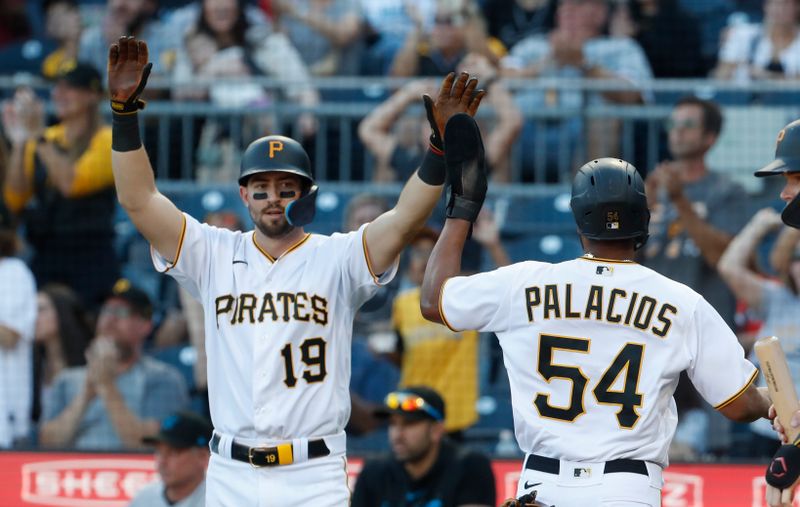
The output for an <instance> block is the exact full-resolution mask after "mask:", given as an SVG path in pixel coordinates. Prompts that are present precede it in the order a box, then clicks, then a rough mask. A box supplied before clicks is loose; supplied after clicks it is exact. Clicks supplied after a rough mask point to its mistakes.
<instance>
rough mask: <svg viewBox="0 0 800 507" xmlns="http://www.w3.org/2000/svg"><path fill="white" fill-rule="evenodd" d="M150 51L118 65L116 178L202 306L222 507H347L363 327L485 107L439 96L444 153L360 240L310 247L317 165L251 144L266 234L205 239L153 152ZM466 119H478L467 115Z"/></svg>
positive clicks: (281, 142) (138, 47) (315, 238)
mask: <svg viewBox="0 0 800 507" xmlns="http://www.w3.org/2000/svg"><path fill="white" fill-rule="evenodd" d="M149 67H150V64H149V63H148V62H147V45H146V44H145V43H144V42H143V41H137V40H135V39H133V38H131V37H123V38H121V39H120V40H119V42H117V43H115V44H113V45H112V46H111V49H110V52H109V90H110V92H111V106H112V109H113V112H114V115H113V123H112V134H113V135H112V163H113V170H114V177H115V184H116V186H117V195H118V196H119V200H120V203H121V204H122V206H123V207H124V208H125V210H126V211H127V212H128V215H129V216H130V218H131V220H132V221H133V223H134V224H135V225H136V227H137V228H138V229H139V231H140V232H141V233H142V234H143V235H144V236H145V237H146V238H147V239H148V240H149V241H150V243H151V245H152V247H153V262H154V264H155V266H156V268H157V269H159V270H161V271H165V272H167V273H169V274H170V275H172V276H174V277H175V279H176V280H178V282H180V283H181V285H182V286H184V287H185V288H186V289H187V290H188V291H189V292H190V293H191V294H192V295H193V296H194V297H196V298H197V299H199V300H200V301H201V302H202V304H203V309H204V312H205V331H206V332H205V336H206V351H207V355H208V393H209V402H210V408H211V418H212V421H213V424H214V435H213V437H212V439H211V442H210V448H211V451H212V454H211V460H210V463H209V468H208V473H207V485H206V503H207V504H208V505H213V506H215V507H217V506H230V507H247V506H258V507H267V506H270V507H271V506H288V505H303V504H314V505H325V506H343V505H347V503H348V501H349V496H350V492H349V491H348V488H347V474H346V469H345V466H346V461H345V457H344V456H345V435H344V427H345V424H346V423H347V420H348V418H349V416H350V398H349V390H348V388H349V381H350V338H351V333H352V327H353V316H354V314H355V312H356V310H357V309H358V308H359V306H361V304H362V303H363V302H364V301H366V300H367V299H369V298H370V296H371V295H372V294H374V293H375V291H376V290H377V288H378V286H379V285H381V284H384V283H387V282H388V281H390V280H391V279H392V277H393V276H394V274H395V271H396V268H397V258H398V255H399V253H400V251H401V250H402V248H403V247H404V246H405V244H406V243H407V242H408V240H409V239H410V238H413V237H414V235H415V234H416V232H417V231H418V230H419V229H420V228H421V227H422V225H423V224H424V222H425V220H426V219H427V218H428V216H429V215H430V213H431V211H432V209H433V207H434V205H435V203H436V201H437V200H438V198H439V196H440V195H441V191H442V188H443V184H444V181H445V164H444V160H443V158H442V157H443V155H442V151H441V148H442V143H441V136H440V135H439V132H442V131H443V130H444V127H445V124H446V122H447V120H448V119H449V118H450V116H453V115H454V114H456V113H469V115H471V114H474V113H475V111H476V110H477V108H478V105H479V103H480V101H481V98H482V97H483V94H484V93H483V92H482V91H476V90H475V87H476V86H477V81H476V80H475V79H470V78H469V75H468V74H462V75H460V76H459V77H458V78H456V77H455V76H454V75H453V74H450V75H449V76H447V77H446V78H445V79H444V81H443V83H442V88H441V90H440V91H439V95H438V96H437V98H436V100H435V101H434V100H432V99H430V97H427V96H425V97H424V101H425V105H426V109H427V111H428V116H429V119H430V120H431V125H432V130H433V134H432V135H431V146H432V147H431V150H429V152H428V154H427V155H426V157H425V160H424V161H423V163H422V165H421V166H420V168H419V170H418V171H417V172H416V173H415V174H414V175H413V176H412V177H411V178H410V179H409V181H408V183H407V184H406V186H405V188H404V189H403V191H402V193H401V195H400V197H399V200H398V202H397V205H396V206H395V207H394V208H393V209H392V210H390V211H388V212H386V213H384V214H383V215H381V216H380V217H378V218H377V219H375V220H374V221H373V222H371V223H369V224H366V225H364V226H362V227H361V228H360V229H358V230H357V231H354V232H351V233H348V234H334V235H333V236H330V237H328V236H321V235H316V234H307V233H306V232H305V231H304V230H303V226H305V225H307V224H308V223H310V222H311V221H312V219H313V217H314V209H315V198H316V194H317V186H316V184H315V181H314V177H313V175H312V173H311V164H310V161H309V159H308V155H307V154H306V153H305V151H304V150H303V148H302V146H301V145H300V144H299V143H298V142H296V141H294V140H292V139H289V138H287V137H283V136H268V137H263V138H261V139H257V140H255V141H253V142H252V143H251V144H250V145H249V146H248V147H247V149H246V150H245V152H244V154H243V156H242V167H241V173H240V177H239V194H240V197H241V200H242V203H243V204H244V205H245V206H246V207H247V209H248V211H249V213H250V217H251V218H252V220H253V224H254V225H255V230H254V231H252V232H247V233H240V232H233V231H229V230H226V229H218V228H215V227H210V226H207V225H202V224H200V223H199V222H197V221H196V220H195V219H194V218H192V217H190V216H188V215H186V214H184V213H181V212H180V211H179V210H178V209H177V208H176V207H175V205H174V204H173V203H172V202H170V201H169V200H168V199H167V198H166V197H165V196H164V195H162V194H161V193H159V192H158V190H157V189H156V187H155V182H154V179H153V172H152V169H151V167H150V164H149V162H148V159H147V154H146V152H145V150H144V149H143V147H142V144H141V140H140V138H139V127H138V120H137V111H138V109H140V108H142V107H143V103H142V102H141V101H140V100H139V95H140V94H141V92H142V90H143V88H144V85H145V82H146V79H147V75H148V72H149ZM463 116H467V117H470V116H468V114H463Z"/></svg>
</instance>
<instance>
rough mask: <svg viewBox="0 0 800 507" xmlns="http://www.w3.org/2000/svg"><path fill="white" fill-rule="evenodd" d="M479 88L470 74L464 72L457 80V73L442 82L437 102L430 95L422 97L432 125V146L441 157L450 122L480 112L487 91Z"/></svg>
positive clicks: (449, 75) (476, 81)
mask: <svg viewBox="0 0 800 507" xmlns="http://www.w3.org/2000/svg"><path fill="white" fill-rule="evenodd" d="M477 87H478V80H477V79H475V78H470V76H469V74H468V73H466V72H462V73H461V74H459V76H458V79H456V75H455V73H454V72H451V73H449V74H448V75H447V76H446V77H445V78H444V80H443V81H442V87H441V88H440V89H439V94H438V95H437V96H436V99H435V100H434V99H432V98H431V96H430V95H428V94H424V95H423V96H422V101H423V103H424V104H425V113H426V114H427V115H428V123H430V125H431V137H430V142H431V146H432V147H433V149H434V150H437V151H438V153H439V154H440V155H441V153H442V152H443V151H444V143H443V142H442V133H443V132H444V130H445V125H447V122H448V120H450V118H451V117H452V116H453V115H455V114H458V113H467V114H468V115H470V116H475V113H476V112H477V111H478V106H480V105H481V100H483V97H484V96H485V95H486V91H484V90H477V91H476V88H477Z"/></svg>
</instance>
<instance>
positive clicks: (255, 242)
mask: <svg viewBox="0 0 800 507" xmlns="http://www.w3.org/2000/svg"><path fill="white" fill-rule="evenodd" d="M253 244H254V245H255V246H256V249H257V250H258V251H259V252H261V253H262V254H263V255H264V257H266V258H267V260H268V261H269V262H270V263H272V264H275V257H273V256H271V255H270V254H269V252H267V251H266V250H264V249H263V248H261V245H259V244H258V241H256V233H255V232H253Z"/></svg>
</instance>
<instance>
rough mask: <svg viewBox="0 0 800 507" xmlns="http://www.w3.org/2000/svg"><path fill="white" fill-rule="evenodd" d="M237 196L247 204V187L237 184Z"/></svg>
mask: <svg viewBox="0 0 800 507" xmlns="http://www.w3.org/2000/svg"><path fill="white" fill-rule="evenodd" d="M239 197H240V198H241V199H242V202H243V203H244V205H245V206H247V187H244V186H242V185H239Z"/></svg>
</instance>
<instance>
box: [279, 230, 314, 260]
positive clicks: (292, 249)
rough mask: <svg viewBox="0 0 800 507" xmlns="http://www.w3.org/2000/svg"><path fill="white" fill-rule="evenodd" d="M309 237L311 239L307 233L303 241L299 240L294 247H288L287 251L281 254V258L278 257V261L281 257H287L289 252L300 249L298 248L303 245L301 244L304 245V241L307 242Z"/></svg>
mask: <svg viewBox="0 0 800 507" xmlns="http://www.w3.org/2000/svg"><path fill="white" fill-rule="evenodd" d="M310 237H311V233H310V232H309V233H306V235H305V236H304V237H303V239H301V240H300V241H298V242H297V243H295V244H294V245H292V246H290V247H289V249H288V250H286V251H285V252H283V253H282V254H281V256H280V257H278V258H279V259H280V258H281V257H285V256H286V255H287V254H288V253H289V252H293V251H295V250H297V249H298V248H300V247H301V246H302V245H303V243H305V242H306V241H308V239H309V238H310Z"/></svg>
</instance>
